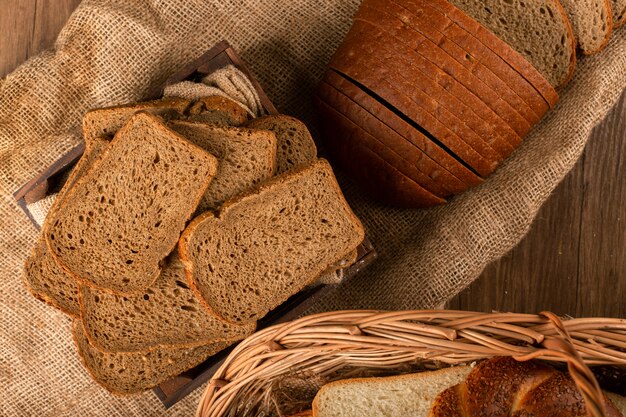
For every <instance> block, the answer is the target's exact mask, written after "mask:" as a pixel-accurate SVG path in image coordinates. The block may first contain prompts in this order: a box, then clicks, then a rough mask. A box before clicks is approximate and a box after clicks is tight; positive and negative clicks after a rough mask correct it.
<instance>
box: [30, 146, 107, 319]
mask: <svg viewBox="0 0 626 417" xmlns="http://www.w3.org/2000/svg"><path fill="white" fill-rule="evenodd" d="M108 145H109V141H108V140H106V139H103V138H94V139H92V140H91V141H90V142H89V143H88V144H87V146H86V148H85V153H84V154H83V156H82V157H81V158H80V160H79V161H78V163H77V164H76V166H75V167H74V169H73V170H72V173H71V174H70V176H69V177H68V179H67V181H66V182H65V185H64V186H63V188H62V189H61V191H60V192H59V193H58V194H57V197H56V200H55V201H54V203H53V204H52V207H50V210H49V211H48V215H47V216H46V221H50V220H51V219H53V218H54V217H55V216H56V212H57V210H58V208H59V207H60V206H62V204H63V200H64V198H65V196H66V195H67V193H68V191H69V190H70V189H71V188H72V187H73V186H74V184H75V183H76V181H78V180H79V179H80V178H81V177H82V176H83V175H84V173H85V172H86V171H88V170H89V168H91V165H92V164H93V162H94V161H96V160H97V159H98V158H99V157H100V156H101V155H102V152H104V149H106V147H107V146H108ZM22 277H23V279H24V283H25V285H26V288H27V289H28V290H29V291H30V293H31V294H33V295H34V296H35V298H38V299H39V300H42V301H44V302H45V303H47V304H49V305H51V306H53V307H55V308H57V309H59V310H61V311H62V312H64V313H66V314H69V315H71V316H75V317H76V316H79V315H80V306H79V304H78V283H77V282H76V280H75V279H74V278H72V277H70V276H69V275H68V274H66V273H65V272H64V271H63V269H61V267H60V266H59V265H58V264H57V263H56V261H55V260H54V258H52V255H51V254H50V253H49V252H48V247H47V245H46V241H45V239H44V238H43V236H40V237H39V239H38V240H37V243H35V247H34V248H33V251H32V253H31V254H30V256H29V257H28V259H26V262H25V264H24V269H23V271H22Z"/></svg>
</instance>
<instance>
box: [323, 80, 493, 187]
mask: <svg viewBox="0 0 626 417" xmlns="http://www.w3.org/2000/svg"><path fill="white" fill-rule="evenodd" d="M324 81H325V82H327V83H328V84H330V85H332V86H333V87H335V88H336V89H337V90H339V91H341V92H343V93H344V94H346V95H347V96H348V97H350V98H351V99H352V100H354V102H355V103H358V104H359V105H360V106H361V107H363V109H365V110H367V112H368V113H369V115H371V116H372V117H374V118H375V119H377V120H378V122H382V123H384V124H386V125H387V126H389V127H390V128H391V129H393V130H394V131H395V132H396V133H397V134H398V135H399V136H401V137H402V138H404V139H406V140H407V141H409V142H410V143H411V144H412V145H413V146H415V147H417V148H418V149H419V150H420V151H422V152H423V153H424V154H425V155H426V156H427V157H430V158H432V160H433V161H435V162H436V163H438V164H440V165H441V166H442V167H443V168H444V169H445V170H446V171H448V172H449V173H450V174H452V175H454V177H456V178H458V179H459V180H460V181H461V182H463V184H465V185H466V186H468V187H473V186H476V185H479V184H481V183H482V181H483V180H482V179H481V178H480V177H479V176H478V175H476V174H475V173H474V172H472V171H471V170H470V169H469V168H467V167H466V166H465V165H463V164H462V163H461V162H460V161H458V160H456V159H455V158H454V157H453V156H452V155H451V154H450V153H448V152H447V151H446V150H445V149H444V148H443V147H442V146H441V145H439V144H437V143H435V142H433V141H432V140H431V139H429V138H428V137H426V136H425V135H424V134H423V133H421V132H420V131H419V130H418V129H416V128H415V127H414V126H412V125H411V124H410V123H409V122H408V121H406V120H405V119H404V118H402V117H401V116H400V115H398V114H396V113H394V112H393V111H392V110H391V109H389V108H387V107H385V106H384V105H383V103H381V102H379V101H377V100H376V99H375V98H374V97H372V96H370V95H369V94H368V93H367V92H366V91H364V90H362V89H361V88H359V87H358V86H357V85H355V84H353V83H352V82H350V81H349V80H348V79H346V78H344V77H342V76H341V75H339V74H338V73H336V72H334V71H327V72H326V75H325V76H324ZM367 118H369V116H367ZM363 124H366V122H363ZM462 189H464V188H463V187H462Z"/></svg>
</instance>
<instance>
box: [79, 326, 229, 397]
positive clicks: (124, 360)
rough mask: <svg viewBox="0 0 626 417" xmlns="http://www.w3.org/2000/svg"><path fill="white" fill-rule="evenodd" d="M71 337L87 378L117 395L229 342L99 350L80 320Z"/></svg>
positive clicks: (190, 365)
mask: <svg viewBox="0 0 626 417" xmlns="http://www.w3.org/2000/svg"><path fill="white" fill-rule="evenodd" d="M72 336H73V338H74V344H75V345H76V348H77V349H78V355H79V356H80V358H81V360H82V362H83V365H84V366H85V368H87V371H88V372H89V373H90V374H91V377H92V378H93V379H94V380H95V381H96V382H97V383H98V384H100V385H102V386H103V387H104V388H106V389H107V390H108V391H110V392H112V393H114V394H118V395H128V394H135V393H140V392H143V391H145V390H148V389H150V388H153V387H155V386H157V385H158V384H160V383H161V382H164V381H166V380H168V379H169V378H172V377H174V376H176V375H179V374H181V373H182V372H184V371H186V370H188V369H191V368H193V367H194V366H196V365H198V364H200V363H202V362H204V361H205V360H206V359H207V358H208V357H210V356H212V355H215V354H216V353H218V352H219V351H221V350H224V349H225V348H227V347H228V346H229V345H230V344H231V343H230V342H217V343H211V344H207V345H204V346H200V347H196V348H186V349H185V348H170V349H165V348H162V349H157V350H153V351H150V352H139V353H103V352H100V351H98V350H97V349H95V348H94V347H93V346H91V345H90V344H89V340H88V339H87V337H86V336H85V332H84V329H83V326H82V323H81V321H80V320H74V322H73V324H72Z"/></svg>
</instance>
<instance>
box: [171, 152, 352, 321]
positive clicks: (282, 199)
mask: <svg viewBox="0 0 626 417" xmlns="http://www.w3.org/2000/svg"><path fill="white" fill-rule="evenodd" d="M363 237H364V231H363V226H362V225H361V222H360V221H359V220H358V219H357V218H356V216H355V215H354V213H352V210H351V209H350V207H349V206H348V203H347V202H346V201H345V198H344V197H343V194H342V193H341V190H340V188H339V185H338V184H337V181H336V179H335V176H334V174H333V171H332V169H331V167H330V165H329V164H328V162H326V161H324V160H319V161H316V162H314V163H313V164H311V165H309V166H306V167H301V168H298V169H296V170H294V171H292V172H289V173H286V174H283V175H281V176H279V177H275V178H274V179H272V180H270V181H268V182H266V183H264V184H261V186H260V187H259V188H257V189H255V190H252V191H250V192H249V193H247V194H244V195H242V196H239V197H237V198H235V199H233V200H230V201H227V202H226V203H224V205H223V206H222V207H221V208H220V210H219V212H218V213H217V214H214V213H213V212H207V213H205V214H203V215H201V216H199V217H197V218H196V219H194V220H193V221H192V222H191V224H190V225H189V226H188V227H187V229H185V232H184V233H183V235H182V236H181V239H180V244H179V252H180V258H181V260H182V261H183V263H184V264H185V270H186V272H187V274H188V275H187V276H188V279H189V281H190V283H191V287H192V288H193V289H194V291H196V294H197V295H198V296H199V298H201V299H202V300H203V301H204V302H205V304H206V305H207V307H208V308H209V309H210V311H211V312H212V313H213V314H214V315H216V316H218V317H220V318H222V319H224V320H227V321H229V322H233V323H250V322H253V321H256V320H257V319H260V318H262V317H264V316H265V315H266V314H267V313H268V312H269V311H270V310H272V309H273V308H275V307H276V306H278V305H280V304H281V303H282V302H283V301H285V300H286V299H287V298H289V297H290V296H291V295H293V294H295V293H297V292H298V291H300V290H301V289H303V288H304V287H306V286H307V285H309V284H310V283H311V282H313V281H314V280H315V279H316V278H317V277H318V276H319V275H320V274H321V273H322V272H323V271H325V270H326V269H328V268H329V267H330V266H332V265H333V264H335V263H336V262H338V261H339V260H341V259H342V258H344V257H346V256H347V255H348V254H349V253H350V252H351V251H352V250H354V248H355V247H357V245H358V244H359V243H360V242H362V241H363Z"/></svg>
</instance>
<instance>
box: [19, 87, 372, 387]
mask: <svg viewBox="0 0 626 417" xmlns="http://www.w3.org/2000/svg"><path fill="white" fill-rule="evenodd" d="M83 131H84V136H85V142H86V150H85V153H84V155H83V156H82V158H81V159H80V160H79V162H78V163H77V165H76V166H75V168H74V170H73V171H72V173H71V175H70V177H69V178H68V180H67V182H66V184H65V186H64V188H63V189H62V191H61V192H60V193H59V194H58V196H57V199H56V201H55V203H54V205H53V207H52V208H51V210H50V212H49V214H48V216H47V218H46V222H45V224H44V227H43V233H42V235H41V237H40V239H39V240H38V242H37V243H36V245H35V248H34V250H33V253H32V254H31V256H30V257H29V258H28V259H27V261H26V265H25V268H24V279H25V282H26V286H27V287H28V288H29V290H30V291H31V292H32V293H33V294H34V295H35V296H36V297H37V298H39V299H41V300H43V301H45V302H47V303H48V304H50V305H52V306H54V307H56V308H59V309H60V310H62V311H64V312H66V313H67V314H69V315H71V316H73V317H74V325H73V335H74V341H75V344H76V346H77V348H78V351H79V354H80V356H81V358H82V360H83V362H84V364H85V366H86V368H87V369H88V370H89V372H90V373H91V375H92V376H93V378H94V379H95V380H96V381H98V382H99V383H100V384H102V385H103V386H104V387H105V388H107V389H108V390H110V391H112V392H115V393H119V394H128V393H134V392H140V391H143V390H146V389H148V388H151V387H153V386H155V385H157V384H159V383H160V382H162V381H164V380H166V379H168V378H170V377H172V376H175V375H177V374H179V373H181V372H183V371H185V370H187V369H189V368H191V367H194V366H195V365H197V364H199V363H201V362H203V361H204V360H206V359H207V358H208V357H209V356H211V355H213V354H215V353H217V352H219V351H220V350H223V349H224V348H226V347H228V346H229V345H231V344H233V343H234V342H236V341H238V340H241V339H243V338H245V337H246V336H248V335H249V334H251V333H252V332H253V331H254V330H255V328H256V321H257V320H258V319H260V318H262V317H263V316H264V315H265V314H267V313H268V312H269V311H270V310H272V309H273V308H275V307H277V306H278V305H280V304H281V303H282V302H284V301H285V300H286V299H287V298H289V297H290V296H291V295H293V294H295V293H297V292H298V291H300V290H301V289H303V288H304V287H305V286H307V285H310V284H312V283H313V282H315V281H316V280H317V279H324V277H325V276H328V275H330V274H333V273H334V271H335V270H336V269H337V268H338V267H339V265H341V266H345V264H346V263H347V262H350V261H354V252H355V249H356V247H357V246H358V245H359V244H360V243H361V242H362V240H363V237H364V236H363V227H362V225H361V223H360V222H359V220H358V219H357V218H356V217H355V215H354V214H353V213H352V211H351V209H350V207H349V206H348V204H347V203H346V201H345V199H344V197H343V195H342V193H341V191H340V189H339V186H338V185H337V182H336V179H335V177H334V174H333V172H332V169H331V168H330V166H329V165H328V163H327V162H326V161H324V160H322V159H317V151H316V148H315V144H314V142H313V140H312V138H311V135H310V133H309V132H308V130H307V128H306V126H304V124H303V123H302V122H300V121H298V120H296V119H293V118H291V117H288V116H266V117H262V118H259V119H254V120H248V115H247V113H246V112H245V111H244V110H243V109H242V108H241V107H240V106H239V105H238V104H236V103H235V102H233V101H231V100H228V99H225V98H223V97H207V98H203V99H200V100H197V101H194V102H189V101H186V100H182V99H176V98H170V99H163V100H157V101H152V102H146V103H138V104H132V105H127V106H118V107H112V108H106V109H98V110H93V111H91V112H89V113H87V115H86V116H85V117H84V120H83ZM277 173H279V175H277ZM319 202H323V203H324V204H319ZM189 221H191V224H188V223H189ZM181 235H182V237H183V238H182V240H181ZM179 240H180V243H179Z"/></svg>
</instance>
